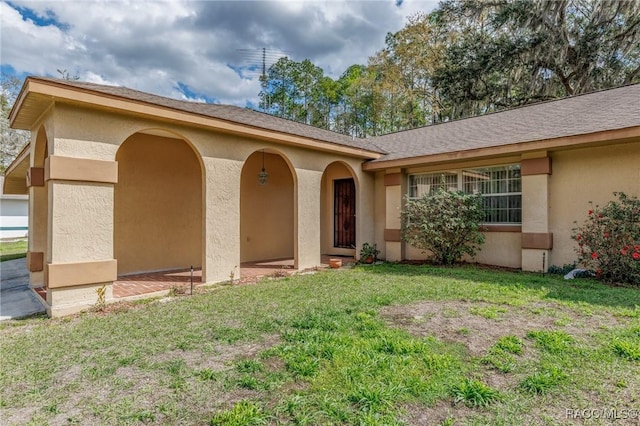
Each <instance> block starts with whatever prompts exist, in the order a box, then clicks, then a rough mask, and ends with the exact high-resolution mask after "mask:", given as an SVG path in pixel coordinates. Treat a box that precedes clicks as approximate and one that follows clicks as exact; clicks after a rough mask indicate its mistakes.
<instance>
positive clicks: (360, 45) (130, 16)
mask: <svg viewBox="0 0 640 426" xmlns="http://www.w3.org/2000/svg"><path fill="white" fill-rule="evenodd" d="M436 6H437V1H434V0H430V1H426V0H421V1H412V0H368V1H358V0H329V1H322V2H321V1H306V0H295V1H266V0H264V1H262V0H261V1H243V0H237V1H185V0H182V1H181V0H166V1H161V0H154V1H146V0H129V1H97V0H82V1H80V0H69V1H66V0H54V1H40V0H31V1H4V0H0V60H1V63H0V65H1V68H2V71H3V72H5V73H8V74H11V75H16V76H18V77H20V78H23V77H25V76H26V75H36V76H49V77H60V73H59V72H58V70H66V71H67V72H68V73H69V75H70V76H77V77H79V79H80V80H82V81H89V82H93V83H101V84H111V85H119V86H126V87H129V88H132V89H136V90H141V91H144V92H150V93H154V94H157V95H162V96H167V97H171V98H177V99H186V100H193V101H198V102H209V103H223V104H232V105H239V106H255V105H257V102H258V94H259V92H260V83H259V80H258V76H259V70H260V69H261V63H262V60H261V52H262V49H263V48H264V49H267V50H266V52H267V54H268V55H267V56H268V59H272V58H277V57H278V56H279V55H286V56H288V57H289V58H291V59H293V60H295V61H302V60H303V59H309V60H311V62H313V63H314V64H315V65H318V66H320V67H321V68H322V69H323V70H324V72H325V75H329V76H330V77H332V78H338V77H339V76H340V74H342V73H343V72H344V71H345V70H346V69H347V68H348V67H349V66H350V65H353V64H366V63H367V60H368V58H369V56H371V55H373V54H375V52H377V51H379V50H381V49H382V48H384V46H385V43H384V41H385V36H386V34H387V33H389V32H396V31H398V30H400V29H402V27H403V26H404V25H405V24H406V22H407V17H408V16H410V15H412V14H414V13H417V12H428V11H431V10H433V9H434V8H435V7H436ZM267 65H268V64H267ZM256 67H257V69H258V71H256Z"/></svg>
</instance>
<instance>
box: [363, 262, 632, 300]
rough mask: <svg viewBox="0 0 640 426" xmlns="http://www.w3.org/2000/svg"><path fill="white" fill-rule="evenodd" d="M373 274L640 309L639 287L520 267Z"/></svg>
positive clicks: (372, 269) (392, 268)
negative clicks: (487, 286)
mask: <svg viewBox="0 0 640 426" xmlns="http://www.w3.org/2000/svg"><path fill="white" fill-rule="evenodd" d="M362 270H363V271H366V272H367V273H371V274H376V275H377V274H385V275H398V276H403V277H417V276H425V275H426V276H431V277H437V278H452V279H456V280H460V281H468V282H473V283H478V284H493V285H497V286H501V287H509V288H511V289H513V288H525V289H531V290H535V291H537V292H543V293H544V292H546V293H545V294H544V296H543V298H544V299H554V300H559V301H565V302H572V303H581V304H589V305H599V306H610V307H622V308H628V309H632V310H633V309H640V288H638V287H632V286H612V285H608V284H605V283H602V282H600V281H597V280H595V279H584V278H582V279H574V280H565V279H564V278H563V277H562V276H559V275H549V274H544V275H543V274H541V273H532V272H522V271H519V270H501V269H497V270H496V269H491V268H488V267H486V266H478V265H472V264H463V265H455V266H451V267H446V266H435V265H430V264H422V265H412V264H400V263H384V264H381V265H373V266H365V267H362Z"/></svg>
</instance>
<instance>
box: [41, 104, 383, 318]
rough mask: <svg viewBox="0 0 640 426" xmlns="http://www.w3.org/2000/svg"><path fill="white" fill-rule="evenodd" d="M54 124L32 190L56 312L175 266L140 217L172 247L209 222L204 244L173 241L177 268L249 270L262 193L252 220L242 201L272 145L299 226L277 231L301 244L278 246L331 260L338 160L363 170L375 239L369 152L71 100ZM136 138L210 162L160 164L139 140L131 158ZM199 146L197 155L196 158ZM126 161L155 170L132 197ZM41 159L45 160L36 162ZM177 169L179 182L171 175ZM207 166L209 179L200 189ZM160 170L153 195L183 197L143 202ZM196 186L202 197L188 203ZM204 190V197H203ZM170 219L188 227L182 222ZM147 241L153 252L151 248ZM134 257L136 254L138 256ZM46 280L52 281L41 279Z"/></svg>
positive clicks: (220, 277) (368, 226)
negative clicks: (332, 181) (326, 223)
mask: <svg viewBox="0 0 640 426" xmlns="http://www.w3.org/2000/svg"><path fill="white" fill-rule="evenodd" d="M43 123H46V137H44V136H43V137H44V139H46V140H44V142H42V141H41V142H42V143H40V144H38V143H33V148H32V150H33V151H34V152H32V157H34V158H35V157H36V156H37V155H36V153H35V150H36V149H38V150H40V151H42V150H43V146H44V145H46V146H48V148H47V151H48V154H47V155H48V157H47V160H46V163H47V164H46V165H45V167H44V168H45V169H46V170H47V172H46V178H45V182H44V185H43V186H39V187H31V188H29V191H30V193H34V194H35V193H38V194H40V195H41V197H38V200H34V203H33V206H32V208H33V210H32V211H33V214H32V219H31V220H32V221H33V222H34V223H40V222H42V221H44V225H43V226H41V228H42V229H43V230H44V234H46V242H43V241H40V240H38V239H37V238H39V237H34V238H33V239H32V241H31V242H30V252H33V254H34V256H33V257H34V258H37V256H36V255H37V253H38V252H40V253H42V256H43V263H44V265H43V268H42V271H41V272H40V273H39V272H37V271H33V272H32V276H33V281H34V282H33V283H32V285H33V286H34V287H35V286H38V285H42V284H44V285H45V286H46V287H47V303H48V304H49V310H48V312H49V314H50V315H52V316H58V315H65V314H68V313H72V312H76V311H78V310H81V309H84V308H87V307H89V306H91V305H93V304H94V303H95V302H96V300H97V292H96V290H97V289H99V288H101V287H102V286H103V285H104V286H105V288H106V295H107V299H108V300H110V299H111V298H112V282H113V280H115V278H116V275H117V274H118V273H120V274H122V273H130V272H140V271H141V270H156V269H164V267H165V266H166V265H168V263H167V262H168V261H169V259H166V258H163V256H165V254H166V252H158V253H156V252H155V251H154V249H155V248H154V247H141V246H140V244H139V243H138V241H136V233H137V231H139V230H140V226H141V222H146V223H142V226H146V225H148V226H150V227H156V228H158V229H162V231H161V232H162V233H164V234H165V235H164V236H159V237H161V239H162V238H164V239H162V241H160V240H158V241H157V242H156V243H153V244H149V245H156V244H157V245H166V244H173V243H172V241H173V240H172V238H170V236H171V234H172V233H173V234H176V233H180V232H181V230H180V226H179V224H180V223H185V224H193V223H198V222H199V223H200V227H199V228H194V227H193V226H188V228H189V229H190V230H189V231H187V232H192V230H193V229H198V230H199V232H198V235H195V234H194V235H192V236H191V237H190V239H192V240H193V244H189V245H188V246H185V247H182V245H181V244H182V243H181V242H180V243H179V244H173V246H174V248H175V252H182V254H181V256H183V257H184V259H183V258H180V259H178V260H176V262H177V263H176V265H175V266H179V267H184V266H185V265H187V264H192V263H193V265H194V266H198V265H200V264H201V265H202V268H203V279H204V281H205V282H209V283H213V282H220V281H225V280H227V279H228V277H229V275H230V272H231V271H234V274H235V275H236V276H238V272H239V267H240V263H241V262H242V261H243V260H245V259H246V260H249V259H253V258H255V259H258V258H259V257H260V252H259V251H256V252H252V251H251V249H248V248H247V245H246V243H247V241H246V238H245V239H244V240H243V238H242V235H241V224H243V223H244V224H250V223H251V221H252V219H251V215H252V214H254V215H255V214H260V213H261V210H260V203H259V200H257V199H252V198H251V197H248V198H247V199H246V200H245V202H247V203H249V204H251V206H250V207H249V209H247V210H248V211H251V212H252V213H251V214H249V213H248V214H247V215H246V217H242V214H241V211H242V209H241V208H240V206H241V198H242V197H241V194H243V193H244V192H246V193H247V194H251V191H246V189H247V188H242V185H241V177H242V170H243V167H245V166H246V167H248V168H253V167H256V166H258V164H257V163H255V161H260V157H259V156H257V157H255V159H252V158H250V155H251V154H252V153H254V152H259V151H261V150H263V149H264V150H266V152H267V153H271V154H269V156H270V157H271V156H273V157H274V158H281V159H282V162H283V165H284V164H286V166H287V167H288V169H286V168H285V167H284V166H283V167H277V168H273V169H268V170H267V171H268V172H269V173H270V177H269V182H268V184H267V185H272V186H273V185H275V184H276V183H277V182H278V179H279V178H278V170H283V171H284V170H287V173H289V175H290V178H289V180H288V182H287V183H286V185H287V186H288V188H289V189H288V192H289V193H290V194H291V196H289V199H288V200H284V199H283V200H279V199H278V200H275V203H276V204H277V205H278V206H279V207H282V206H285V208H284V210H286V211H287V212H290V213H287V214H280V215H278V218H276V217H274V218H272V219H273V220H280V221H285V222H288V223H289V225H290V226H289V229H291V230H292V231H287V232H289V234H288V235H281V234H278V237H279V238H280V239H282V240H283V241H284V240H289V241H291V240H293V243H288V248H287V249H286V252H285V251H282V253H280V252H278V256H280V255H282V256H283V257H289V256H295V261H296V265H295V266H296V267H297V268H299V269H305V268H310V267H313V266H317V265H319V264H320V253H321V251H322V250H321V249H322V246H321V203H320V202H321V194H322V191H321V182H322V176H323V173H324V172H325V169H326V168H327V167H328V166H329V165H330V164H332V163H335V162H336V161H338V162H342V163H343V164H344V166H343V167H344V169H345V170H347V169H349V170H352V171H353V174H354V176H353V177H354V180H355V181H356V182H357V201H356V204H357V212H358V218H357V231H356V232H357V245H358V246H360V245H361V244H362V243H363V242H371V241H373V238H374V218H373V215H372V214H370V212H371V211H372V209H373V205H374V199H373V197H374V177H373V174H369V173H366V172H363V171H362V169H361V162H362V160H361V159H359V158H354V157H349V156H346V155H344V156H343V155H341V154H337V153H333V152H319V151H314V150H311V149H309V148H303V147H297V146H292V145H285V144H279V143H277V142H274V141H266V140H259V139H254V138H250V137H239V136H235V135H232V134H225V133H221V132H215V131H210V130H207V129H201V128H198V127H193V126H183V125H180V124H179V123H171V122H167V121H164V122H159V121H155V120H153V119H150V118H146V117H142V116H134V115H125V114H117V113H114V112H108V111H98V110H93V109H90V108H82V107H79V106H72V105H66V104H56V105H55V108H53V109H52V110H51V111H49V113H48V114H47V116H46V117H45V119H44V121H43ZM38 124H40V123H38ZM36 129H37V128H36ZM36 129H33V130H34V131H35V130H36ZM41 134H42V133H41ZM129 138H134V139H136V140H138V141H146V142H148V143H150V144H155V145H157V148H158V149H157V150H156V151H157V152H156V154H158V155H160V156H165V157H170V158H171V160H172V165H171V168H175V169H185V168H191V169H197V168H198V165H199V166H200V170H190V173H187V174H184V173H181V174H179V175H178V174H175V173H173V172H172V169H170V167H169V166H168V165H167V164H165V163H166V162H163V161H160V162H159V163H158V162H156V164H155V165H154V163H153V161H148V162H147V161H145V160H146V158H145V155H147V156H148V155H149V152H145V153H143V152H135V149H134V150H133V151H131V152H127V151H128V150H126V149H125V150H124V151H122V152H124V154H123V155H126V156H127V157H128V156H131V158H127V159H124V158H123V159H120V158H118V152H119V149H120V146H121V145H122V144H123V143H125V141H127V140H128V139H129ZM177 141H179V142H177ZM32 142H35V141H32ZM172 145H175V146H173V147H171V146H172ZM189 145H190V146H191V148H192V149H191V148H190V147H189ZM161 146H162V148H161ZM189 150H190V151H191V152H192V153H193V154H194V155H195V157H196V159H197V162H195V161H190V160H189V161H187V157H188V155H187V152H189ZM117 160H121V161H122V162H123V163H124V162H133V163H135V164H136V167H135V168H132V169H131V170H129V171H128V173H129V172H130V173H133V174H136V175H144V176H145V178H144V179H146V181H147V182H146V184H145V185H142V186H141V187H138V185H137V184H136V183H134V184H131V183H129V184H128V185H132V186H131V187H130V188H129V189H128V195H127V191H125V192H123V193H122V194H121V191H120V189H122V188H119V187H118V185H119V177H118V161H117ZM150 160H153V159H150ZM156 160H157V159H156ZM254 163H255V164H254ZM32 165H35V164H33V159H32ZM175 169H174V170H175ZM258 171H259V167H258V168H257V169H256V171H255V173H253V172H251V173H248V176H250V177H251V178H253V177H254V175H256V176H255V181H256V182H257V172H258ZM163 174H164V175H165V176H162V175H163ZM166 175H170V177H171V178H172V179H174V178H175V181H171V182H169V180H165V179H164V177H166ZM187 175H188V177H187ZM191 175H193V176H191ZM197 175H199V179H200V183H201V187H200V188H195V191H194V187H197V184H196V180H197V179H196V177H195V176H197ZM154 178H157V179H158V180H160V181H162V182H164V183H166V182H169V184H161V185H159V188H157V190H154V191H153V193H152V194H146V195H150V196H151V198H153V196H154V194H155V195H157V196H159V195H162V196H163V199H165V200H166V199H174V200H182V201H180V202H179V203H176V205H175V206H169V205H165V206H163V208H159V206H158V205H157V203H154V202H152V200H151V199H149V200H147V201H148V202H147V201H144V197H138V199H136V200H134V198H136V197H135V194H136V193H140V192H141V191H144V189H143V188H142V187H145V188H147V187H148V186H147V184H150V182H152V181H154ZM251 180H253V179H251ZM248 182H249V181H248ZM185 192H189V193H191V194H193V195H194V197H187V199H186V200H183V198H184V193H185ZM198 192H199V193H200V195H201V198H200V200H199V201H198V202H196V201H194V200H196V199H197V198H198V197H196V196H195V195H196V194H197V193H198ZM285 192H287V191H285ZM121 195H124V197H121ZM254 195H255V193H254ZM156 201H157V200H156ZM197 203H198V204H199V205H196V204H197ZM174 207H175V208H174ZM131 210H137V212H136V214H135V215H134V217H133V219H132V216H131V215H124V216H123V217H122V218H120V216H119V215H120V213H123V212H130V211H131ZM121 219H122V220H121ZM292 222H293V223H292ZM283 223H284V222H283ZM169 224H174V225H176V224H178V225H176V226H175V228H172V227H171V226H170V225H169ZM152 225H153V226H152ZM254 231H256V232H258V234H260V235H258V234H255V233H253V237H251V236H249V238H250V239H251V238H254V241H255V240H258V241H262V243H263V245H264V244H268V243H269V240H271V239H272V238H274V241H277V240H278V238H276V236H275V235H272V234H273V233H279V232H280V230H279V229H278V227H277V226H276V227H263V229H260V230H254ZM264 232H267V234H268V233H269V232H270V233H271V234H268V235H267V234H265V233H264ZM181 241H185V240H181ZM243 244H244V247H243ZM197 246H200V247H199V249H198V248H197ZM283 247H284V245H283ZM145 249H147V250H148V253H144V251H145ZM283 250H284V249H283ZM243 252H246V253H247V254H248V255H247V257H246V258H241V253H243ZM198 253H199V255H198ZM251 253H252V254H251ZM132 258H135V259H136V261H135V262H132V261H131V259H132ZM171 260H174V259H171ZM198 260H200V261H198ZM158 262H159V263H158ZM171 266H173V264H172V265H171ZM38 274H40V275H38ZM39 278H40V280H41V283H37V284H36V283H35V281H38V280H39Z"/></svg>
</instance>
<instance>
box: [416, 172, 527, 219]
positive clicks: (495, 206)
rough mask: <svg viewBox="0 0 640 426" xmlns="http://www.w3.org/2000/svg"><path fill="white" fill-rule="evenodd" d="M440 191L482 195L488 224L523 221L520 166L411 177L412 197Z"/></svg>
mask: <svg viewBox="0 0 640 426" xmlns="http://www.w3.org/2000/svg"><path fill="white" fill-rule="evenodd" d="M440 188H444V189H446V190H448V191H458V190H460V191H464V192H467V193H470V194H480V195H482V198H483V201H484V207H485V221H484V222H485V223H493V224H496V223H505V224H506V223H508V224H513V223H521V222H522V183H521V179H520V165H519V164H512V165H508V166H499V167H485V168H478V169H464V170H457V171H445V172H441V173H431V174H419V175H410V176H409V197H410V198H420V197H422V196H424V195H427V194H433V193H434V192H435V191H437V190H438V189H440Z"/></svg>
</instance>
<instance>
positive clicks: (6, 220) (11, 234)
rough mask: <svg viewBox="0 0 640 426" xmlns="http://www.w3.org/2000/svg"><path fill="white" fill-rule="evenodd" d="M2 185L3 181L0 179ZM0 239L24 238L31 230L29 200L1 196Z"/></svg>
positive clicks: (22, 196)
mask: <svg viewBox="0 0 640 426" xmlns="http://www.w3.org/2000/svg"><path fill="white" fill-rule="evenodd" d="M0 185H2V179H0ZM0 212H2V216H1V217H0V239H10V238H24V237H26V236H27V234H28V230H29V199H28V197H26V196H24V195H2V194H0Z"/></svg>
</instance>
